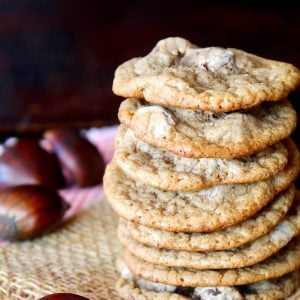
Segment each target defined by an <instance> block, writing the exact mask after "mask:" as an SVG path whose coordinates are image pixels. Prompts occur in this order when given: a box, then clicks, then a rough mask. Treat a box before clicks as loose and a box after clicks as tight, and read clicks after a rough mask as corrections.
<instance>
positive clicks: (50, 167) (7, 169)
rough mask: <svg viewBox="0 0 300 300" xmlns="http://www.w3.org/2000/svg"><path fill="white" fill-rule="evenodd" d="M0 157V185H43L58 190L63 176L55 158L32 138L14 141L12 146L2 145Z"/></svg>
mask: <svg viewBox="0 0 300 300" xmlns="http://www.w3.org/2000/svg"><path fill="white" fill-rule="evenodd" d="M3 150H4V152H3V154H2V155H1V156H0V184H2V185H20V184H43V185H46V186H49V187H53V188H58V187H59V186H61V185H62V184H63V176H62V173H61V170H60V165H59V162H58V160H57V158H56V157H55V156H54V155H53V154H50V153H48V152H47V151H45V150H44V149H42V148H41V147H40V145H39V140H38V139H34V138H19V139H16V141H15V143H14V144H13V145H10V146H8V145H4V149H3Z"/></svg>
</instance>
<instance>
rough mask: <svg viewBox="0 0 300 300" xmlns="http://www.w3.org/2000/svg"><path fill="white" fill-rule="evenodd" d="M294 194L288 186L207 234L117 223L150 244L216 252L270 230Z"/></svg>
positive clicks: (290, 202)
mask: <svg viewBox="0 0 300 300" xmlns="http://www.w3.org/2000/svg"><path fill="white" fill-rule="evenodd" d="M294 194H295V193H294V188H293V186H291V187H290V188H289V189H288V190H287V191H285V192H282V193H280V194H279V195H278V196H277V197H276V198H275V199H274V200H273V201H272V202H271V203H270V204H269V205H268V206H267V207H265V208H264V209H263V210H262V211H260V212H259V213H258V214H257V215H255V216H253V217H252V218H250V219H248V220H246V221H244V222H242V223H240V224H237V225H235V226H230V227H227V228H225V229H221V230H216V231H212V232H207V233H200V232H193V233H184V232H178V233H176V232H170V231H161V230H158V229H154V228H151V227H147V226H143V225H138V224H134V223H133V222H127V221H125V220H123V219H121V220H120V226H121V227H126V229H127V230H128V231H129V233H130V236H131V237H132V238H134V239H135V240H137V241H138V242H140V243H142V244H145V245H147V246H150V247H156V248H161V249H173V250H178V251H179V250H182V251H216V250H224V249H231V248H237V247H239V246H241V245H244V244H246V243H249V242H252V241H253V240H255V239H257V238H259V237H261V236H263V235H265V234H267V233H268V232H269V231H271V230H272V228H274V227H275V226H276V225H277V224H278V223H279V222H280V221H281V220H282V219H283V218H284V217H285V216H286V213H287V212H288V210H289V208H290V206H291V204H292V202H293V199H294ZM297 197H298V198H297V200H295V202H294V204H293V207H294V205H295V204H296V203H297V201H300V195H297ZM298 199H299V200H298ZM288 214H289V213H288Z"/></svg>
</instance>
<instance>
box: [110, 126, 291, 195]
mask: <svg viewBox="0 0 300 300" xmlns="http://www.w3.org/2000/svg"><path fill="white" fill-rule="evenodd" d="M114 158H115V160H116V162H117V164H118V165H119V167H120V168H121V169H122V170H123V172H124V173H126V175H127V176H129V177H130V178H132V179H133V180H135V181H139V182H141V183H143V184H145V185H151V186H154V187H156V188H159V189H162V190H168V191H191V190H199V189H203V188H208V187H211V186H215V185H220V184H225V183H247V182H254V181H259V180H264V179H266V178H268V177H271V176H273V175H275V174H276V173H277V172H279V171H280V170H282V169H283V168H284V167H285V166H286V164H287V161H288V152H287V149H286V148H285V146H284V143H277V144H275V145H274V146H271V147H269V148H267V149H266V150H264V151H262V152H259V153H256V154H253V155H251V156H244V157H240V158H236V159H229V158H223V159H222V158H199V159H195V158H187V157H181V156H178V155H176V154H173V153H171V152H166V151H163V150H161V149H159V148H156V147H153V146H151V145H150V144H146V143H144V142H142V141H140V140H138V139H137V138H136V137H135V136H134V134H133V132H132V130H130V129H126V128H125V127H124V126H123V125H121V126H120V127H119V130H118V134H117V137H116V150H115V155H114Z"/></svg>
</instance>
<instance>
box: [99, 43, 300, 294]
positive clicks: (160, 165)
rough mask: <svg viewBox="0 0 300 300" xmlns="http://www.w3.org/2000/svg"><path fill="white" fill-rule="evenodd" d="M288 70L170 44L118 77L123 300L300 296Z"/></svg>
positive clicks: (116, 197) (242, 55)
mask: <svg viewBox="0 0 300 300" xmlns="http://www.w3.org/2000/svg"><path fill="white" fill-rule="evenodd" d="M299 83H300V73H299V70H297V68H295V67H293V66H292V65H290V64H286V63H282V62H277V61H272V60H267V59H264V58H261V57H258V56H255V55H252V54H249V53H246V52H244V51H241V50H237V49H224V48H218V47H210V48H199V47H197V46H195V45H193V44H191V43H190V42H189V41H187V40H185V39H182V38H167V39H164V40H162V41H160V42H158V44H157V45H156V46H155V48H154V49H153V50H152V51H151V52H150V53H149V54H148V55H146V56H145V57H143V58H134V59H132V60H129V61H128V62H126V63H124V64H123V65H121V66H120V67H119V68H118V69H117V71H116V74H115V79H114V85H113V90H114V92H115V93H116V94H117V95H121V96H123V97H130V98H128V99H126V100H125V101H124V102H123V103H122V104H121V106H120V110H119V119H120V121H121V125H120V127H119V131H118V134H117V137H116V151H115V156H114V159H113V161H112V162H111V164H110V165H109V166H108V167H107V169H106V174H105V177H104V188H105V192H106V195H107V199H108V201H109V203H110V204H111V206H112V207H113V209H114V210H115V211H116V212H117V214H118V215H119V216H120V217H121V220H120V225H119V229H118V233H119V239H120V242H121V243H122V245H123V246H124V247H123V253H122V257H121V258H120V260H119V261H118V264H117V265H118V268H119V270H120V274H121V275H120V279H119V281H118V283H117V290H118V292H119V294H120V296H121V297H122V298H124V299H285V298H286V297H288V296H290V295H291V294H293V293H294V292H295V290H296V289H297V287H298V286H299V284H300V278H299V272H298V269H299V268H300V242H299V239H298V238H297V235H298V234H299V232H300V196H298V197H297V192H296V191H295V187H294V184H293V182H294V180H295V179H296V177H297V174H298V171H299V167H300V156H299V152H298V150H297V147H296V146H295V144H294V142H293V141H292V140H291V138H290V137H289V135H290V134H291V132H292V131H293V129H294V128H295V126H296V112H295V111H294V109H293V108H292V106H291V104H290V103H289V101H288V100H287V99H286V97H287V96H288V94H289V93H290V92H291V91H292V90H294V89H295V88H296V87H297V85H299Z"/></svg>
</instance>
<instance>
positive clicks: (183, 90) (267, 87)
mask: <svg viewBox="0 0 300 300" xmlns="http://www.w3.org/2000/svg"><path fill="white" fill-rule="evenodd" d="M299 83H300V73H299V70H298V69H297V68H296V67H294V66H292V65H290V64H287V63H283V62H278V61H274V60H268V59H265V58H262V57H258V56H255V55H253V54H249V53H247V52H244V51H241V50H238V49H232V48H228V49H224V48H220V47H208V48H199V47H197V46H196V45H193V44H191V43H190V42H189V41H187V40H185V39H183V38H178V37H175V38H174V37H171V38H167V39H164V40H161V41H159V42H158V43H157V45H156V46H155V47H154V49H153V50H152V51H151V52H150V53H149V54H148V55H146V56H145V57H142V58H141V57H140V58H134V59H131V60H129V61H127V62H125V63H124V64H122V65H121V66H119V67H118V69H117V70H116V72H115V78H114V81H113V91H114V93H115V94H117V95H120V96H123V97H135V98H144V99H146V100H147V101H148V102H152V103H156V104H161V105H170V106H178V107H183V108H191V109H201V110H210V111H233V110H238V109H242V108H248V107H252V106H255V105H258V104H259V103H261V102H263V101H276V100H280V99H283V98H284V97H286V96H287V95H288V94H289V93H290V92H291V91H292V90H294V89H295V88H296V87H297V86H298V85H299Z"/></svg>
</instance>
